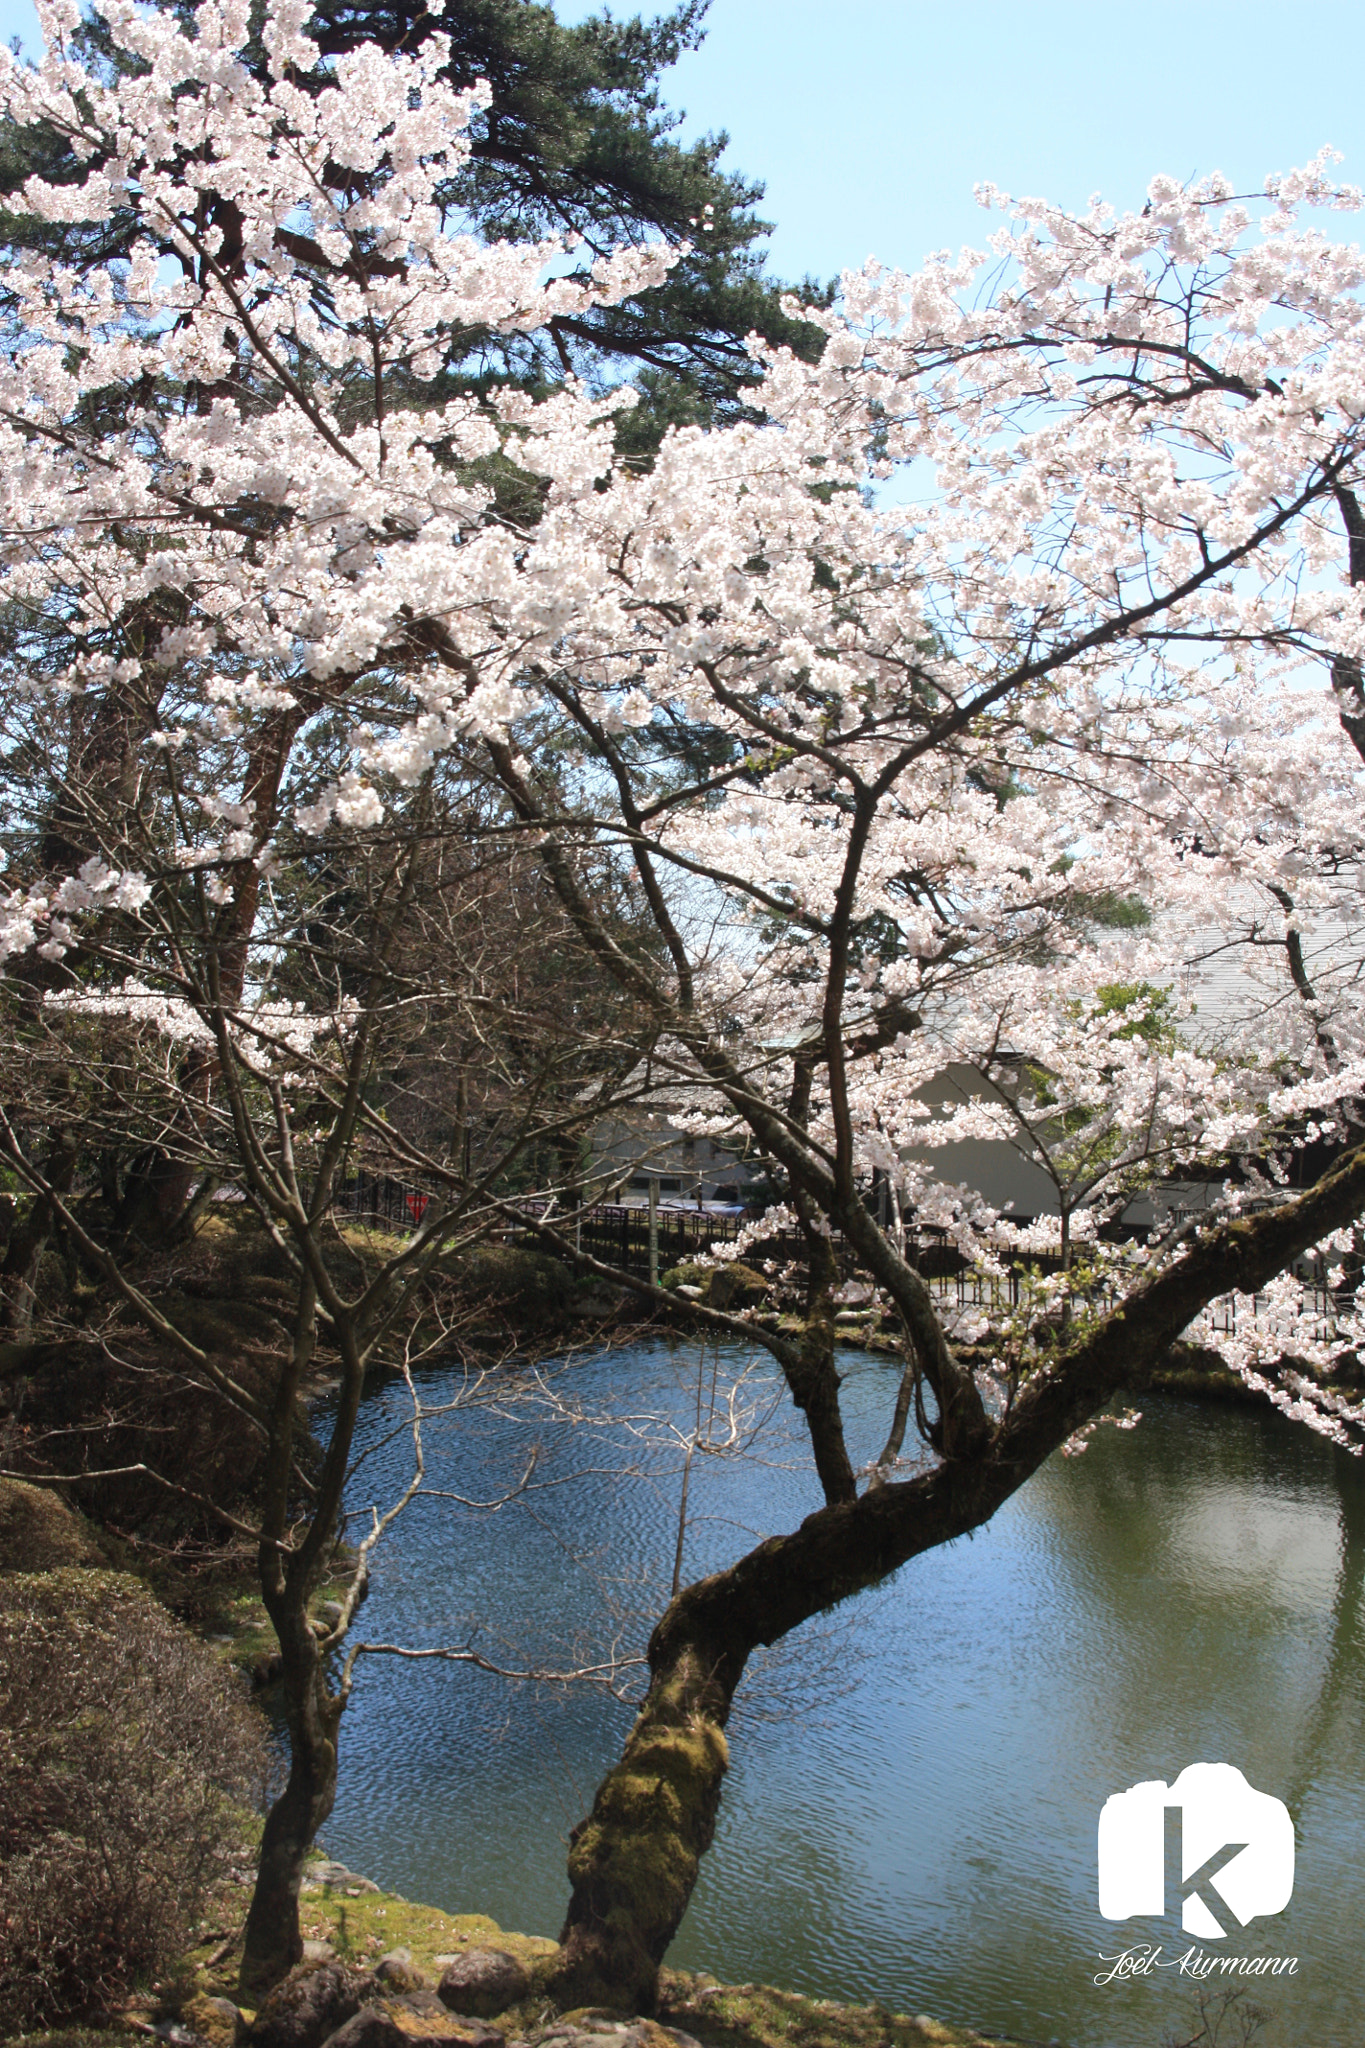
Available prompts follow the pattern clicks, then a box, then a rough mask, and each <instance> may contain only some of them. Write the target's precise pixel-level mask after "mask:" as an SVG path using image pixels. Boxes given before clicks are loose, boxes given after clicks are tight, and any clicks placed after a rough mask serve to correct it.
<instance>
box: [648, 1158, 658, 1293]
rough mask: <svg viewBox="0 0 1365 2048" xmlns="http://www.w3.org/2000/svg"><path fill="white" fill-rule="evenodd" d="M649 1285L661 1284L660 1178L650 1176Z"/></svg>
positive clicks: (655, 1175) (654, 1175) (656, 1175)
mask: <svg viewBox="0 0 1365 2048" xmlns="http://www.w3.org/2000/svg"><path fill="white" fill-rule="evenodd" d="M649 1284H650V1286H651V1287H657V1286H658V1284H659V1176H658V1174H657V1173H651V1175H650V1176H649Z"/></svg>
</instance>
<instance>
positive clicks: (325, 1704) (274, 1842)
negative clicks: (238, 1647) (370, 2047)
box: [238, 1611, 345, 2007]
mask: <svg viewBox="0 0 1365 2048" xmlns="http://www.w3.org/2000/svg"><path fill="white" fill-rule="evenodd" d="M271 1619H272V1621H274V1623H275V1630H276V1634H277V1635H278V1636H279V1639H280V1647H281V1651H282V1653H283V1661H284V1688H285V1702H286V1711H287V1714H288V1719H289V1776H288V1779H287V1780H286V1782H285V1787H284V1790H283V1792H282V1793H281V1794H280V1796H279V1798H278V1799H277V1800H276V1801H275V1803H274V1805H273V1806H272V1807H271V1809H270V1812H269V1813H268V1814H267V1816H266V1823H265V1832H264V1834H263V1836H262V1838H261V1854H260V1863H259V1866H258V1869H257V1875H256V1889H255V1891H254V1893H253V1894H252V1900H251V1910H250V1912H249V1913H248V1915H247V1923H246V1939H245V1944H244V1947H243V1951H242V1967H241V1973H240V1976H239V1979H238V1991H239V1993H240V1995H241V1997H242V1999H243V2000H244V2002H245V2003H246V2004H247V2005H249V2006H253V2007H254V2006H256V2005H258V2004H259V2003H260V2000H261V1999H262V1998H263V1997H264V1996H265V1993H266V1992H267V1991H269V1990H270V1988H271V1986H272V1985H274V1984H278V1983H279V1981H280V1979H281V1978H282V1977H286V1976H288V1974H289V1972H290V1970H292V1969H293V1967H294V1965H295V1963H297V1962H300V1961H301V1960H302V1957H303V1934H302V1930H301V1929H300V1926H299V1888H300V1886H301V1884H302V1882H303V1871H304V1864H305V1861H306V1859H307V1856H308V1852H309V1850H310V1849H311V1848H312V1846H313V1841H314V1838H315V1837H316V1835H317V1832H318V1829H319V1828H320V1827H321V1826H322V1824H323V1822H324V1821H325V1820H326V1819H327V1816H328V1815H329V1814H330V1813H331V1811H332V1805H333V1802H334V1800H335V1798H336V1788H337V1732H338V1728H339V1725H340V1721H341V1714H342V1709H343V1707H344V1705H345V1701H344V1700H343V1699H341V1698H340V1697H338V1695H336V1694H335V1693H333V1692H332V1691H331V1690H330V1688H329V1687H328V1684H327V1680H326V1676H325V1673H324V1671H323V1664H322V1655H321V1652H320V1650H319V1648H318V1642H317V1638H316V1637H315V1636H314V1634H313V1632H312V1629H311V1628H310V1627H309V1625H308V1617H307V1613H306V1611H302V1612H296V1613H293V1614H290V1615H286V1616H279V1617H277V1616H275V1615H272V1616H271Z"/></svg>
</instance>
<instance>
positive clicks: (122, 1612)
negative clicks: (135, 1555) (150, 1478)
mask: <svg viewBox="0 0 1365 2048" xmlns="http://www.w3.org/2000/svg"><path fill="white" fill-rule="evenodd" d="M265 1755H266V1751H265V1742H264V1734H263V1729H262V1726H261V1724H260V1722H259V1720H258V1718H257V1716H256V1715H255V1714H254V1713H253V1712H252V1710H251V1709H250V1707H249V1706H248V1705H247V1703H246V1702H245V1701H244V1700H243V1699H242V1698H241V1697H239V1695H238V1693H237V1691H236V1688H235V1686H234V1684H233V1682H232V1680H231V1679H230V1677H229V1676H228V1674H227V1673H226V1672H224V1670H223V1669H222V1667H221V1666H220V1665H219V1664H218V1662H217V1660H216V1659H215V1658H214V1656H213V1654H212V1652H211V1651H209V1650H208V1649H207V1648H205V1647H204V1646H203V1645H202V1644H200V1643H199V1642H197V1641H196V1640H195V1638H194V1637H193V1636H191V1635H190V1634H189V1633H188V1632H187V1631H186V1630H185V1629H183V1628H182V1627H181V1626H180V1625H179V1624H178V1623H177V1622H175V1621H173V1620H172V1618H171V1617H170V1616H169V1615H168V1614H166V1613H165V1611H164V1610H163V1609H161V1608H160V1607H158V1606H157V1604H156V1603H155V1602H154V1601H153V1600H151V1598H150V1597H149V1596H148V1595H147V1594H146V1593H145V1592H144V1590H143V1589H142V1588H141V1587H140V1586H138V1585H136V1583H135V1582H133V1581H130V1580H128V1579H126V1578H121V1577H119V1576H118V1575H115V1574H111V1573H103V1572H83V1571H61V1572H48V1573H43V1574H39V1575H32V1576H28V1575H13V1576H10V1577H8V1578H6V1579H3V1580H0V1865H3V1872H4V1879H3V1895H4V1907H3V1914H0V2011H3V2012H4V2013H5V2015H6V2017H7V2019H8V2020H9V2021H10V2023H11V2024H15V2023H19V2024H31V2025H37V2024H44V2023H50V2022H52V2021H53V2020H58V2019H63V2018H68V2017H73V2016H76V2015H82V2014H95V2013H99V2012H103V2011H107V2010H109V2008H110V2007H111V2006H112V2005H113V2004H114V2003H115V2002H116V2001H117V1999H118V1998H119V1996H120V1994H122V1993H125V1992H126V1991H127V1989H128V1987H129V1986H130V1985H131V1984H132V1983H133V1982H134V1981H135V1980H136V1979H138V1978H141V1977H146V1976H149V1975H154V1974H156V1973H157V1972H158V1971H161V1970H164V1969H165V1968H166V1966H167V1965H168V1964H169V1963H170V1962H171V1961H172V1960H173V1959H174V1957H175V1956H176V1954H177V1953H178V1952H179V1951H180V1950H181V1949H182V1948H183V1947H184V1946H185V1943H186V1940H187V1937H188V1935H189V1932H190V1929H191V1926H192V1924H193V1922H194V1920H195V1919H196V1917H197V1915H198V1914H199V1912H200V1911H201V1909H202V1906H203V1902H204V1898H205V1894H206V1892H207V1890H208V1888H209V1886H210V1885H211V1884H212V1883H213V1881H214V1880H215V1879H216V1878H217V1877H218V1876H219V1875H220V1874H221V1872H222V1870H223V1868H224V1865H225V1863H226V1861H227V1860H228V1857H229V1856H230V1855H231V1854H232V1853H233V1852H234V1851H237V1852H238V1853H240V1843H241V1840H242V1836H243V1833H244V1830H245V1827H246V1816H245V1810H244V1809H245V1804H246V1803H247V1802H249V1801H251V1800H252V1798H253V1795H255V1794H256V1793H257V1792H258V1790H259V1787H260V1783H261V1780H262V1777H263V1775H264V1770H265Z"/></svg>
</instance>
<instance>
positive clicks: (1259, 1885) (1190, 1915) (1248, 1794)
mask: <svg viewBox="0 0 1365 2048" xmlns="http://www.w3.org/2000/svg"><path fill="white" fill-rule="evenodd" d="M1099 1849H1100V1911H1101V1913H1102V1914H1103V1915H1104V1917H1105V1919H1106V1920H1132V1919H1136V1918H1137V1917H1138V1916H1139V1915H1145V1914H1152V1915H1155V1916H1157V1917H1161V1916H1163V1915H1164V1914H1165V1912H1166V1908H1167V1899H1168V1898H1172V1899H1178V1900H1179V1901H1180V1924H1181V1926H1182V1927H1183V1928H1184V1930H1185V1932H1186V1934H1194V1935H1197V1936H1198V1937H1199V1939H1200V1940H1201V1941H1217V1940H1219V1939H1221V1938H1222V1937H1223V1936H1225V1935H1226V1934H1227V1932H1228V1929H1227V1928H1226V1927H1225V1926H1224V1925H1223V1923H1222V1920H1221V1919H1220V1918H1219V1914H1220V1912H1222V1913H1224V1916H1225V1917H1226V1915H1227V1914H1230V1915H1231V1916H1232V1918H1233V1919H1234V1920H1235V1921H1236V1922H1237V1923H1238V1925H1239V1926H1242V1927H1245V1926H1246V1924H1247V1922H1248V1920H1254V1919H1257V1918H1258V1917H1262V1918H1263V1917H1264V1916H1265V1915H1266V1914H1269V1913H1282V1912H1283V1911H1284V1909H1285V1907H1286V1906H1287V1905H1288V1904H1289V1900H1290V1896H1291V1894H1292V1893H1293V1890H1294V1822H1293V1820H1292V1818H1291V1817H1290V1812H1289V1808H1288V1807H1287V1806H1286V1805H1284V1803H1283V1801H1281V1800H1279V1799H1272V1798H1271V1796H1270V1794H1269V1793H1268V1792H1258V1791H1257V1790H1256V1788H1255V1787H1254V1786H1253V1785H1249V1784H1248V1783H1247V1781H1246V1779H1245V1778H1244V1777H1243V1776H1242V1773H1241V1772H1240V1771H1239V1770H1238V1769H1237V1767H1236V1765H1235V1764H1189V1765H1188V1766H1187V1767H1186V1768H1185V1769H1184V1770H1183V1771H1182V1772H1181V1773H1180V1776H1179V1777H1178V1778H1177V1779H1176V1781H1175V1783H1174V1784H1173V1785H1167V1784H1166V1783H1165V1781H1164V1780H1163V1779H1161V1778H1154V1779H1152V1780H1151V1781H1150V1782H1149V1783H1147V1784H1144V1785H1134V1786H1132V1787H1131V1788H1130V1789H1129V1790H1128V1791H1127V1792H1115V1793H1114V1794H1113V1796H1112V1797H1111V1798H1109V1799H1106V1800H1105V1802H1104V1809H1103V1811H1102V1812H1101V1814H1100V1842H1099Z"/></svg>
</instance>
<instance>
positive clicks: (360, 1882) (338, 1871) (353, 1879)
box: [302, 1861, 379, 1892]
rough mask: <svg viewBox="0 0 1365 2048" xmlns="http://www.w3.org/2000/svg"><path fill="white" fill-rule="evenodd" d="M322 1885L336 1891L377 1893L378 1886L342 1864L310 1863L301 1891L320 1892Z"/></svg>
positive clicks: (370, 1879)
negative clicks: (329, 1886)
mask: <svg viewBox="0 0 1365 2048" xmlns="http://www.w3.org/2000/svg"><path fill="white" fill-rule="evenodd" d="M324 1885H331V1886H332V1887H333V1889H334V1890H336V1891H345V1892H377V1891H378V1890H379V1886H378V1885H377V1884H375V1882H374V1881H373V1879H372V1878H368V1877H358V1876H357V1875H356V1873H355V1871H354V1870H348V1869H347V1868H346V1865H345V1864H344V1863H331V1862H327V1861H323V1862H321V1863H310V1864H309V1865H308V1869H307V1872H306V1874H305V1876H304V1880H303V1886H302V1889H303V1890H304V1891H306V1892H316V1891H320V1890H321V1889H322V1887H323V1886H324Z"/></svg>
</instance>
